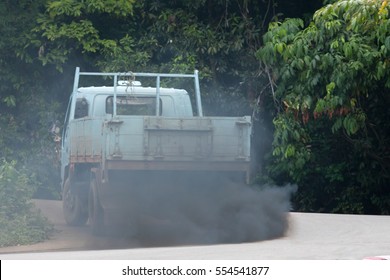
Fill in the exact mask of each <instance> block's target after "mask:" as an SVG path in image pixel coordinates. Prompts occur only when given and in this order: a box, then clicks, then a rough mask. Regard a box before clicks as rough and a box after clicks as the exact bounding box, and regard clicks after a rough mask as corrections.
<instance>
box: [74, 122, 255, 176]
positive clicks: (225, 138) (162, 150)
mask: <svg viewBox="0 0 390 280" xmlns="http://www.w3.org/2000/svg"><path fill="white" fill-rule="evenodd" d="M250 123H251V119H250V117H248V116H246V117H185V118H183V117H180V118H179V117H169V118H167V117H156V116H120V117H118V118H115V119H110V120H105V119H103V118H94V119H89V118H83V119H76V120H73V121H72V122H71V124H70V135H72V136H73V135H75V136H73V137H71V139H70V147H71V151H70V160H71V162H72V163H82V162H101V161H105V162H106V163H107V166H108V167H109V168H112V169H115V168H121V166H122V168H133V169H139V170H143V169H159V170H161V169H179V170H180V169H200V170H202V169H204V170H209V169H210V168H211V169H214V170H237V171H245V170H247V168H248V166H249V161H250V135H251V126H250ZM110 166H111V167H110Z"/></svg>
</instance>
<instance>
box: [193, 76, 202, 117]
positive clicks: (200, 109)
mask: <svg viewBox="0 0 390 280" xmlns="http://www.w3.org/2000/svg"><path fill="white" fill-rule="evenodd" d="M198 72H199V71H198V70H195V72H194V78H195V96H196V107H197V108H198V117H203V109H202V100H201V98H200V88H199V77H198Z"/></svg>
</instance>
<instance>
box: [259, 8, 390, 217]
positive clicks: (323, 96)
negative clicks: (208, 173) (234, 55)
mask: <svg viewBox="0 0 390 280" xmlns="http://www.w3.org/2000/svg"><path fill="white" fill-rule="evenodd" d="M389 11H390V6H389V4H388V2H387V1H379V0H376V1H367V0H360V1H351V0H344V1H337V2H335V3H334V4H330V5H327V6H325V7H323V8H322V9H320V10H318V11H317V12H316V13H315V14H314V17H313V21H312V22H311V23H310V24H309V25H308V26H307V27H306V28H303V22H302V21H301V20H299V19H288V20H285V21H283V22H278V23H273V24H271V25H270V27H269V31H268V33H267V34H266V35H265V36H264V47H263V48H262V49H260V50H259V51H258V53H257V56H258V58H259V59H260V60H261V61H262V62H263V63H264V64H265V65H266V68H267V69H270V68H272V77H273V80H274V81H275V82H276V84H277V88H276V89H275V97H276V98H277V100H279V101H278V104H282V105H280V107H279V108H278V109H279V111H280V112H281V113H280V114H279V115H278V116H277V118H276V119H275V121H274V122H275V137H274V152H273V154H274V156H275V157H276V159H275V163H274V165H276V166H277V167H278V168H276V169H275V167H271V169H273V170H278V171H279V172H280V171H282V172H286V173H287V174H288V175H289V176H290V178H292V179H293V180H294V181H295V182H298V183H300V184H301V185H302V187H301V189H302V190H303V191H302V195H301V197H300V198H299V199H303V196H304V195H306V191H307V189H308V188H309V185H311V186H310V188H317V189H318V191H313V200H314V197H315V196H319V195H322V194H323V193H324V192H325V193H327V192H328V193H329V194H330V195H329V197H327V199H326V200H325V199H319V200H318V201H317V202H316V203H312V206H310V207H309V208H313V209H314V210H316V209H322V210H324V211H339V212H343V211H353V212H359V213H361V212H372V213H389V211H390V208H389V206H390V189H389V188H388V186H387V185H388V182H389V177H390V173H389V157H390V150H389V147H390V138H389V135H390V133H389V132H390V125H389V123H388V119H389V117H390V116H389V112H390V111H389V109H388V108H389V105H390V99H389V93H390V60H389V59H390V49H389V40H390V39H389V38H390V19H389ZM318 135H322V137H324V138H327V139H329V141H330V143H332V147H331V148H332V151H331V152H329V148H330V147H328V145H329V143H325V142H323V143H318V142H317V143H316V141H317V140H318ZM316 139H317V140H316ZM335 139H337V142H335V141H334V140H335ZM317 145H319V146H317ZM346 151H348V153H347V154H346V153H345V152H346ZM328 158H331V161H329V160H328ZM346 162H348V166H345V165H344V164H343V163H346ZM363 166H364V167H363ZM329 171H330V172H329ZM332 174H333V175H332ZM319 178H321V180H319ZM315 182H318V184H322V185H323V186H326V188H327V189H328V191H326V190H322V189H321V188H322V187H321V188H320V187H318V185H317V184H315ZM313 184H315V186H313ZM352 190H354V191H355V192H356V193H354V195H353V196H352V195H351V192H352ZM380 196H382V197H381V198H379V197H380ZM298 205H300V206H302V207H306V206H307V204H306V202H305V201H302V200H301V201H299V203H298ZM352 205H355V206H352Z"/></svg>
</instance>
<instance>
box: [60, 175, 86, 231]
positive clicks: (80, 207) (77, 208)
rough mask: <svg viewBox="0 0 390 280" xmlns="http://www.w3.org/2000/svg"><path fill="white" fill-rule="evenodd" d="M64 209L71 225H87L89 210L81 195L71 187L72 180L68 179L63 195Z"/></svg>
mask: <svg viewBox="0 0 390 280" xmlns="http://www.w3.org/2000/svg"><path fill="white" fill-rule="evenodd" d="M62 209H63V212H64V217H65V221H66V223H67V224H68V225H71V226H82V225H85V223H86V222H87V219H88V212H87V209H86V207H85V206H84V203H83V201H82V199H81V198H80V197H79V195H77V194H75V193H73V192H72V191H71V189H70V180H69V178H68V179H66V181H65V184H64V190H63V195H62Z"/></svg>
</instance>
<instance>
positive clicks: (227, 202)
mask: <svg viewBox="0 0 390 280" xmlns="http://www.w3.org/2000/svg"><path fill="white" fill-rule="evenodd" d="M143 175H145V174H143ZM122 180H123V178H122ZM122 180H120V181H122ZM123 182H127V183H126V184H121V185H122V187H124V188H126V189H127V190H128V191H130V193H128V194H127V195H126V197H127V198H129V199H126V201H122V202H121V203H122V205H124V204H126V206H127V210H126V211H125V212H122V215H121V216H120V217H121V218H120V219H119V220H118V221H120V222H121V223H122V225H121V227H119V231H120V232H121V233H126V234H127V238H128V239H129V242H130V243H134V242H136V243H137V244H139V245H141V246H167V245H184V244H219V243H241V242H253V241H260V240H266V239H273V238H278V237H281V236H283V235H284V234H285V233H286V230H287V229H288V212H289V211H290V208H291V204H290V196H291V194H292V193H293V192H294V191H295V187H294V186H286V187H283V188H281V187H258V186H248V185H245V184H243V183H237V182H234V181H232V180H227V179H225V177H223V176H214V177H210V176H209V177H207V176H205V175H204V174H203V173H199V174H196V175H194V174H191V175H186V176H178V175H177V174H174V173H170V174H164V175H163V176H161V174H160V175H159V176H150V174H149V176H139V177H137V178H135V177H133V178H131V179H130V178H127V179H126V180H124V181H122V183H123ZM128 182H131V184H130V185H131V186H129V185H128V184H129V183H128Z"/></svg>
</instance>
